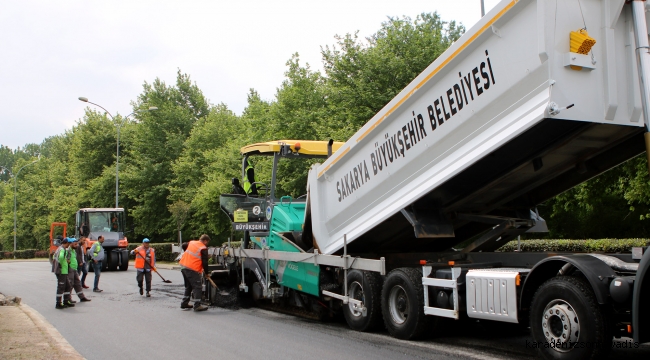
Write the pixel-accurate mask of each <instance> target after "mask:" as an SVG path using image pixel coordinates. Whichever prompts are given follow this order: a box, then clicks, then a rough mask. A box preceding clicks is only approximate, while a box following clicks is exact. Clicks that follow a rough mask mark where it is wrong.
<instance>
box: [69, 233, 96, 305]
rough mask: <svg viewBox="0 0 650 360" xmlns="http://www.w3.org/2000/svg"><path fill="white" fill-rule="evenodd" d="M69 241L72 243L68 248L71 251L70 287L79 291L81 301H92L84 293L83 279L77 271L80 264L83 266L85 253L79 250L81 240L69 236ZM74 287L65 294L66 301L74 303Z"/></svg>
mask: <svg viewBox="0 0 650 360" xmlns="http://www.w3.org/2000/svg"><path fill="white" fill-rule="evenodd" d="M68 243H70V248H69V249H68V251H69V253H70V269H69V271H68V282H69V284H70V287H71V288H72V289H74V291H75V292H76V293H77V296H78V297H79V301H81V302H85V301H90V299H88V298H87V297H86V295H84V289H83V287H82V286H81V279H80V278H79V271H77V270H78V268H79V267H80V266H83V253H81V252H80V251H79V242H78V241H77V239H75V238H68ZM72 289H70V292H69V293H68V294H67V295H64V296H63V299H64V302H71V303H74V301H73V300H72Z"/></svg>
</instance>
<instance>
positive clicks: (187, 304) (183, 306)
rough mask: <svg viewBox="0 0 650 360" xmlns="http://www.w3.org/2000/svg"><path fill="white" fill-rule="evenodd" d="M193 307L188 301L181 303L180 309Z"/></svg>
mask: <svg viewBox="0 0 650 360" xmlns="http://www.w3.org/2000/svg"><path fill="white" fill-rule="evenodd" d="M193 307H194V306H192V305H190V303H181V309H191V308H193Z"/></svg>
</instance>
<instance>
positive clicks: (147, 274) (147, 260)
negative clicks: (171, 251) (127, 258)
mask: <svg viewBox="0 0 650 360" xmlns="http://www.w3.org/2000/svg"><path fill="white" fill-rule="evenodd" d="M131 255H135V269H136V270H137V274H136V276H135V279H136V280H137V281H138V287H139V288H140V295H142V278H144V279H145V280H146V283H147V297H151V295H150V294H149V292H150V291H151V269H152V268H155V267H156V251H155V250H154V249H153V248H152V247H151V246H149V239H147V238H144V239H143V240H142V245H141V246H138V247H137V248H135V250H131Z"/></svg>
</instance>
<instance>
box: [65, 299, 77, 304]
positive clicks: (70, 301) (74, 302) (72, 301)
mask: <svg viewBox="0 0 650 360" xmlns="http://www.w3.org/2000/svg"><path fill="white" fill-rule="evenodd" d="M67 301H68V302H69V303H73V304H76V303H77V302H76V301H74V300H72V299H70V300H67Z"/></svg>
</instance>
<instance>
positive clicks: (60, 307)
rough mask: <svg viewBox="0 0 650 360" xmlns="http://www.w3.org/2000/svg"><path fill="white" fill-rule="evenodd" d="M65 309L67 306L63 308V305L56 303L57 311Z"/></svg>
mask: <svg viewBox="0 0 650 360" xmlns="http://www.w3.org/2000/svg"><path fill="white" fill-rule="evenodd" d="M65 308H66V306H63V304H61V303H60V302H57V303H56V307H55V309H65Z"/></svg>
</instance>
